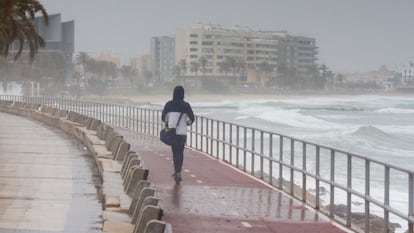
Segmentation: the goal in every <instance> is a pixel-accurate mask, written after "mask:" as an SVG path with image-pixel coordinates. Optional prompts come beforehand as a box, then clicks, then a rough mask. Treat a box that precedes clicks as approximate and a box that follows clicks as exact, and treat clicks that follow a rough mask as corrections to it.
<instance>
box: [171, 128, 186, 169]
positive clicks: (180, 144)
mask: <svg viewBox="0 0 414 233" xmlns="http://www.w3.org/2000/svg"><path fill="white" fill-rule="evenodd" d="M186 141H187V136H185V135H177V143H175V144H172V145H171V151H172V153H173V160H174V171H175V173H177V172H181V168H182V166H183V161H184V146H185V143H186Z"/></svg>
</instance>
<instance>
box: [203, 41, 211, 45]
mask: <svg viewBox="0 0 414 233" xmlns="http://www.w3.org/2000/svg"><path fill="white" fill-rule="evenodd" d="M202 45H213V41H203V43H202Z"/></svg>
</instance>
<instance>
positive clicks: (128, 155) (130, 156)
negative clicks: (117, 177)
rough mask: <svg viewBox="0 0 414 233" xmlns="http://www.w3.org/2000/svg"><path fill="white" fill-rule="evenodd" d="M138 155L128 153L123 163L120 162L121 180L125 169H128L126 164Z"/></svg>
mask: <svg viewBox="0 0 414 233" xmlns="http://www.w3.org/2000/svg"><path fill="white" fill-rule="evenodd" d="M138 157H139V155H138V154H137V153H136V152H135V151H128V152H127V155H126V156H125V158H124V161H123V162H122V168H121V174H122V179H124V178H125V173H126V169H127V168H128V163H129V161H130V160H131V159H133V158H138Z"/></svg>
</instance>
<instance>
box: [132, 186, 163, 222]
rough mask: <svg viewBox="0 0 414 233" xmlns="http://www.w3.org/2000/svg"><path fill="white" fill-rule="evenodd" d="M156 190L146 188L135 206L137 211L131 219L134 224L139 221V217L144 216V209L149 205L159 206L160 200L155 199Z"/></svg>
mask: <svg viewBox="0 0 414 233" xmlns="http://www.w3.org/2000/svg"><path fill="white" fill-rule="evenodd" d="M154 195H155V190H154V189H151V188H144V189H143V190H142V191H141V194H140V197H139V199H138V202H137V203H136V205H135V209H134V211H133V214H132V217H131V223H132V224H134V223H136V222H137V221H138V218H139V216H140V215H141V214H142V211H143V210H144V208H145V207H146V206H148V205H153V206H158V202H159V199H158V198H156V197H154Z"/></svg>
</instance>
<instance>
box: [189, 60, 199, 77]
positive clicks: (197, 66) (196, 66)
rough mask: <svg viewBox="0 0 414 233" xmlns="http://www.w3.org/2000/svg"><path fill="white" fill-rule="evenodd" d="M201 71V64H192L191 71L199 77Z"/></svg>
mask: <svg viewBox="0 0 414 233" xmlns="http://www.w3.org/2000/svg"><path fill="white" fill-rule="evenodd" d="M199 70H200V64H198V62H191V65H190V71H191V72H192V73H193V74H194V75H195V76H196V77H197V76H198V71H199Z"/></svg>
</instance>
